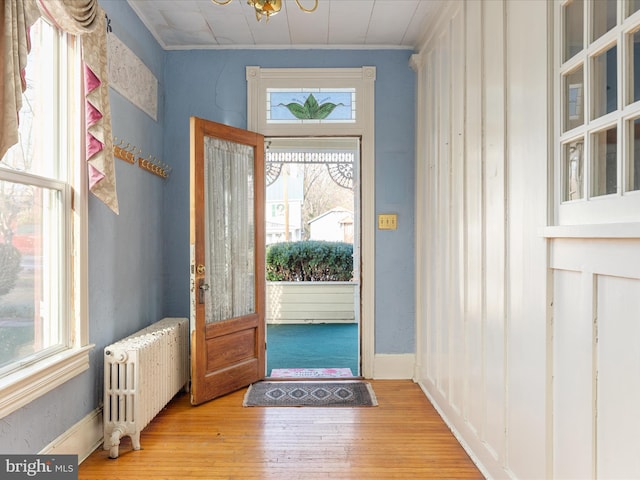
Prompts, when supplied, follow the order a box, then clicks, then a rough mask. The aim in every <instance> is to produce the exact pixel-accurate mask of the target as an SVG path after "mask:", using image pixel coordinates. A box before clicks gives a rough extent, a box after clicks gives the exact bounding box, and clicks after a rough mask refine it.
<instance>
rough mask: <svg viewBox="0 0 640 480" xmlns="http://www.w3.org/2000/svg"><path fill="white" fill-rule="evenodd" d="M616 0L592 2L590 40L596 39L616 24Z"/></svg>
mask: <svg viewBox="0 0 640 480" xmlns="http://www.w3.org/2000/svg"><path fill="white" fill-rule="evenodd" d="M616 5H617V2H616V0H598V1H597V2H593V17H592V18H593V31H592V35H593V36H592V40H597V39H598V38H600V37H601V36H602V35H604V34H605V33H607V32H608V31H609V30H611V29H612V28H613V27H615V26H616Z"/></svg>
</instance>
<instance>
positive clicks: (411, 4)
mask: <svg viewBox="0 0 640 480" xmlns="http://www.w3.org/2000/svg"><path fill="white" fill-rule="evenodd" d="M127 1H128V3H129V5H131V7H132V8H133V10H134V11H135V12H136V13H137V14H138V16H139V17H140V19H141V20H142V22H143V23H144V24H145V25H146V26H147V28H148V29H149V31H150V32H151V33H152V34H153V36H154V37H155V38H156V40H158V42H159V43H160V45H161V46H162V48H164V49H165V50H186V49H205V48H227V49H228V48H332V49H340V48H358V49H362V48H416V47H418V46H419V44H420V41H421V36H422V35H423V32H424V25H425V22H426V19H427V17H428V16H429V15H431V14H433V13H434V12H435V10H436V9H437V8H438V6H439V4H441V3H442V2H443V1H446V0H319V5H318V9H317V10H316V11H315V12H313V13H304V12H302V11H301V10H300V9H299V8H298V6H297V5H296V3H295V0H283V6H282V11H281V12H280V13H278V14H277V15H274V16H272V17H271V18H270V19H269V22H266V21H265V19H262V20H261V21H260V22H258V21H257V20H256V15H255V11H254V10H253V8H252V7H251V6H249V5H248V4H247V2H246V0H232V1H231V3H230V4H228V5H225V6H221V5H216V4H214V3H212V2H211V0H127ZM300 2H301V4H302V5H303V6H305V7H306V8H311V7H312V6H313V4H314V0H300Z"/></svg>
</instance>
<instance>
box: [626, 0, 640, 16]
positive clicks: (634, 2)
mask: <svg viewBox="0 0 640 480" xmlns="http://www.w3.org/2000/svg"><path fill="white" fill-rule="evenodd" d="M638 10H640V0H629V6H628V8H627V16H629V15H632V14H633V13H635V12H637V11H638Z"/></svg>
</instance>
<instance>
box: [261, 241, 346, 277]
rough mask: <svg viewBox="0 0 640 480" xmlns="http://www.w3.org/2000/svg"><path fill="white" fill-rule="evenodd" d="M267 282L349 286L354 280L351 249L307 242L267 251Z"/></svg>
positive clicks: (320, 242) (332, 243) (331, 243)
mask: <svg viewBox="0 0 640 480" xmlns="http://www.w3.org/2000/svg"><path fill="white" fill-rule="evenodd" d="M266 265H267V280H268V281H270V282H348V281H351V280H352V279H353V245H352V244H350V243H343V242H325V241H318V240H307V241H301V242H284V243H276V244H273V245H271V246H269V247H267V254H266Z"/></svg>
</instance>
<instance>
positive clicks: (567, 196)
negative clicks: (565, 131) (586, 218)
mask: <svg viewBox="0 0 640 480" xmlns="http://www.w3.org/2000/svg"><path fill="white" fill-rule="evenodd" d="M583 153H584V140H583V139H582V138H581V139H579V140H575V141H573V142H569V143H567V144H565V146H564V153H563V158H564V162H563V163H564V168H563V179H564V180H563V181H564V188H563V190H564V194H563V200H564V201H565V202H566V201H569V200H579V199H581V198H584V186H583V185H584V183H583V178H584V177H583V172H584V166H583V165H584V164H583V158H584V157H583Z"/></svg>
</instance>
